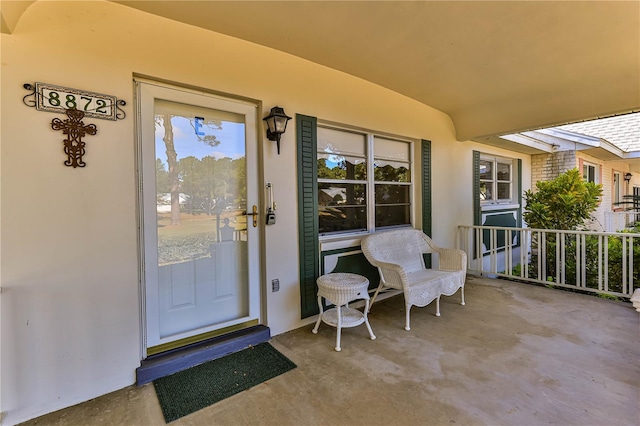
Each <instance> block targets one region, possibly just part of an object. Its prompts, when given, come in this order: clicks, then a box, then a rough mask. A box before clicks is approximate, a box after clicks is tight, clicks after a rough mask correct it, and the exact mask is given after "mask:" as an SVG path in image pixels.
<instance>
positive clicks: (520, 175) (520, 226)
mask: <svg viewBox="0 0 640 426" xmlns="http://www.w3.org/2000/svg"><path fill="white" fill-rule="evenodd" d="M516 199H517V200H518V205H519V206H520V207H519V208H518V223H517V224H516V226H517V227H518V228H522V160H521V159H518V197H517V198H516Z"/></svg>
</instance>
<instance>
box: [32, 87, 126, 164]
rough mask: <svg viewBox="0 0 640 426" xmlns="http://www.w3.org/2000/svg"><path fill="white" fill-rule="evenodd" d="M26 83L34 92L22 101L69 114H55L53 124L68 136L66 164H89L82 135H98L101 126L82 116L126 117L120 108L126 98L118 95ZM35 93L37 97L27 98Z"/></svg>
mask: <svg viewBox="0 0 640 426" xmlns="http://www.w3.org/2000/svg"><path fill="white" fill-rule="evenodd" d="M23 87H24V88H25V89H27V90H31V93H29V94H28V95H26V96H25V97H24V98H22V102H24V104H25V105H27V106H28V107H35V108H36V109H37V110H38V111H49V112H56V113H62V114H66V116H67V119H64V120H61V119H59V118H54V119H53V120H52V121H51V128H52V129H53V130H58V131H62V134H63V135H64V136H65V139H64V140H63V141H62V142H63V145H64V153H65V154H67V161H65V162H64V165H65V166H69V167H73V168H76V167H85V166H86V163H85V162H84V160H83V156H84V154H85V152H86V151H85V146H86V143H85V141H83V140H82V139H83V138H84V137H85V136H87V135H95V134H96V133H97V131H98V128H97V127H96V125H95V124H85V123H84V122H83V121H82V119H83V118H85V117H93V118H100V119H104V120H113V121H115V120H119V119H123V118H125V117H126V114H125V112H124V111H123V110H122V109H121V108H120V107H121V106H124V105H126V102H125V101H123V100H118V99H117V98H116V97H115V96H110V95H103V94H101V93H96V92H88V91H86V90H78V89H72V88H70V87H63V86H56V85H53V84H47V83H36V84H35V86H33V85H32V84H29V83H27V84H24V85H23ZM32 96H33V97H35V99H28V98H30V97H32Z"/></svg>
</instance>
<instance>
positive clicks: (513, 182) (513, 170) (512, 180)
mask: <svg viewBox="0 0 640 426" xmlns="http://www.w3.org/2000/svg"><path fill="white" fill-rule="evenodd" d="M480 161H486V162H490V163H491V164H492V167H491V172H492V173H491V174H492V176H491V179H482V178H480V184H482V183H485V184H487V185H491V194H492V198H491V199H488V200H487V199H485V200H482V199H481V200H480V204H481V205H483V206H488V205H497V204H499V205H503V204H509V205H510V204H514V203H515V202H516V201H515V200H516V198H517V197H516V194H515V192H514V191H515V188H516V187H517V183H518V182H517V166H516V159H514V158H506V157H499V156H495V155H489V154H480ZM498 164H505V165H508V166H509V180H500V179H498ZM505 183H508V184H509V198H498V184H505Z"/></svg>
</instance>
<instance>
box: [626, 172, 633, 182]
mask: <svg viewBox="0 0 640 426" xmlns="http://www.w3.org/2000/svg"><path fill="white" fill-rule="evenodd" d="M631 176H633V175H632V174H631V173H629V172H627V174H626V175H624V180H626V181H627V182H629V181H630V180H631Z"/></svg>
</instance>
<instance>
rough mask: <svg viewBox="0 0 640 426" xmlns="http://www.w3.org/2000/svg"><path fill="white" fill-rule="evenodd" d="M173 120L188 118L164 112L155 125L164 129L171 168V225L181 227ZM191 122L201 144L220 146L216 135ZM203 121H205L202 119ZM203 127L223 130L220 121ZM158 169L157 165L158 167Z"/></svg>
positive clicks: (211, 121)
mask: <svg viewBox="0 0 640 426" xmlns="http://www.w3.org/2000/svg"><path fill="white" fill-rule="evenodd" d="M173 118H183V119H184V118H186V117H183V116H181V115H173V114H171V113H169V112H164V113H162V114H156V115H155V124H156V126H157V127H162V128H163V129H164V136H163V138H162V141H163V142H164V145H165V148H166V154H167V166H168V168H169V190H170V191H169V192H170V193H171V225H180V177H179V171H178V154H177V152H176V148H175V145H174V140H173V133H174V132H173V123H172V122H171V120H172V119H173ZM186 119H188V120H189V123H190V125H191V127H192V128H193V129H194V133H195V135H196V137H197V138H198V140H199V141H200V142H203V143H205V144H206V145H209V146H217V145H219V144H220V141H219V140H218V139H217V138H216V137H215V135H204V134H202V133H201V131H199V130H198V129H196V125H195V120H196V117H194V118H193V119H190V118H186ZM201 120H203V119H201ZM202 125H204V126H207V127H213V128H216V129H221V128H222V123H221V122H220V120H207V121H206V122H204V123H202ZM156 167H157V165H156Z"/></svg>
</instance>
